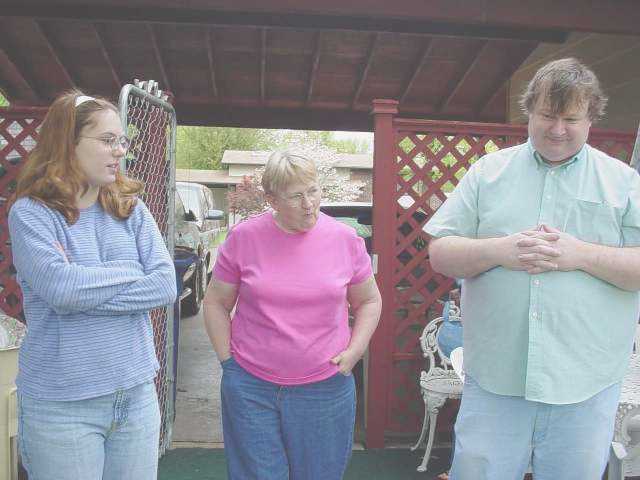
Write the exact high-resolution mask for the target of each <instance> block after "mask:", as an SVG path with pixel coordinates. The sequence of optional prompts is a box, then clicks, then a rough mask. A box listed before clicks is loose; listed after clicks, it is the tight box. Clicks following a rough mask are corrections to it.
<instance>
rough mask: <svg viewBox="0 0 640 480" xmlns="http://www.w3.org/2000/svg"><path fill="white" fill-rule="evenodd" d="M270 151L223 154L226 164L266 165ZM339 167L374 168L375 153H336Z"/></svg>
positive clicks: (244, 151)
mask: <svg viewBox="0 0 640 480" xmlns="http://www.w3.org/2000/svg"><path fill="white" fill-rule="evenodd" d="M269 154H270V152H260V151H258V152H252V151H248V150H226V151H225V152H224V154H223V156H222V163H223V164H224V165H232V164H233V165H264V164H265V163H267V159H268V158H269ZM333 166H334V167H338V168H360V169H372V168H373V155H372V154H370V153H364V154H362V153H357V154H351V153H339V154H337V155H336V163H335V164H334V165H333Z"/></svg>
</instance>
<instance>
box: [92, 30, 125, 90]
mask: <svg viewBox="0 0 640 480" xmlns="http://www.w3.org/2000/svg"><path fill="white" fill-rule="evenodd" d="M91 28H92V30H93V33H94V35H95V37H96V41H97V42H98V48H99V49H100V53H101V54H102V58H103V59H104V62H105V64H106V65H107V68H108V69H109V73H111V78H112V79H113V83H114V84H115V85H116V87H117V88H118V90H119V89H121V88H122V80H121V79H120V75H118V72H117V71H116V68H115V66H114V65H113V62H112V61H111V54H109V50H108V48H107V42H106V41H105V40H106V28H105V26H104V24H102V23H92V24H91Z"/></svg>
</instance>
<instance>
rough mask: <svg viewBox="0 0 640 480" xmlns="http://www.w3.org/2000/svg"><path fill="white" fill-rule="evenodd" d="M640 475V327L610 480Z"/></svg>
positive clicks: (621, 408)
mask: <svg viewBox="0 0 640 480" xmlns="http://www.w3.org/2000/svg"><path fill="white" fill-rule="evenodd" d="M638 475H640V327H639V328H638V329H637V330H636V338H635V345H634V352H633V354H632V355H631V359H630V361H629V368H628V370H627V374H626V375H625V377H624V380H623V382H622V392H621V393H620V403H619V404H618V411H617V413H616V423H615V430H614V434H613V442H611V453H610V455H609V474H608V479H609V480H624V478H625V477H626V476H633V477H635V476H638Z"/></svg>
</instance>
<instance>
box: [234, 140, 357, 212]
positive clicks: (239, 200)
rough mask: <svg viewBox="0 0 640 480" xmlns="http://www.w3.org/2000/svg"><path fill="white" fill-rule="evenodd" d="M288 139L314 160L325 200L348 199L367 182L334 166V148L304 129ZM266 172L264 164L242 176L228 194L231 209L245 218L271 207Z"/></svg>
mask: <svg viewBox="0 0 640 480" xmlns="http://www.w3.org/2000/svg"><path fill="white" fill-rule="evenodd" d="M287 140H288V141H287V143H286V146H287V149H288V150H290V151H292V152H295V153H296V154H299V155H304V156H305V157H307V158H311V159H313V160H314V161H315V163H316V166H317V168H318V183H319V184H320V188H321V189H322V201H323V202H349V201H353V200H355V199H356V198H358V197H359V196H360V194H361V193H362V189H363V188H364V183H363V182H360V181H352V180H350V179H349V178H345V177H344V176H342V175H340V174H339V173H338V171H337V170H336V168H335V167H334V165H335V164H336V162H337V160H338V158H337V152H336V151H335V150H334V149H332V148H330V147H327V146H326V145H323V144H322V143H320V141H319V140H318V141H313V139H309V137H308V136H306V135H305V132H300V134H298V133H297V132H292V133H291V134H290V135H289V137H288V138H287ZM310 140H311V141H310ZM263 174H264V167H260V168H258V169H257V170H256V171H255V173H254V175H251V176H245V177H244V178H243V179H242V183H240V184H238V185H237V186H236V191H235V192H229V194H228V195H227V198H228V200H229V211H230V212H232V213H234V214H236V215H238V216H240V217H242V219H246V218H247V217H249V216H251V215H256V214H258V213H261V212H264V211H265V210H266V209H267V208H268V207H269V206H268V205H267V201H266V199H265V196H264V191H263V190H262V175H263Z"/></svg>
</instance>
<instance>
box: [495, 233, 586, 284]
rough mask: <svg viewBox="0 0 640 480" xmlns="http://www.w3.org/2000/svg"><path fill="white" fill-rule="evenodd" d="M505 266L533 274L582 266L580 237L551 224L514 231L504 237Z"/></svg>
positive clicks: (501, 263) (569, 269)
mask: <svg viewBox="0 0 640 480" xmlns="http://www.w3.org/2000/svg"><path fill="white" fill-rule="evenodd" d="M501 241H502V245H501V247H502V248H503V250H502V252H501V253H500V256H501V262H500V265H502V266H503V267H505V268H508V269H509V270H521V271H522V270H524V271H526V272H527V273H529V274H530V275H536V274H539V273H543V272H549V271H556V270H560V271H564V272H568V271H571V270H578V269H580V265H581V260H580V259H581V251H582V247H583V245H584V243H583V242H582V241H581V240H578V239H577V238H575V237H573V236H571V235H569V234H568V233H565V232H562V231H560V230H558V229H556V228H553V227H550V226H548V225H540V226H539V227H537V228H535V229H530V230H525V231H523V232H518V233H514V234H513V235H509V236H507V237H503V238H502V239H501Z"/></svg>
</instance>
